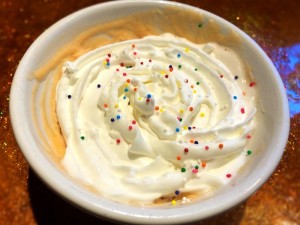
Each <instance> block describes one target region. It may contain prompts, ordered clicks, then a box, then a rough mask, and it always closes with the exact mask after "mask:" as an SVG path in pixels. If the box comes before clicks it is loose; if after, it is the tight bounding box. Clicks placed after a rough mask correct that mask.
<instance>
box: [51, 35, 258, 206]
mask: <svg viewBox="0 0 300 225" xmlns="http://www.w3.org/2000/svg"><path fill="white" fill-rule="evenodd" d="M254 84H255V83H254V82H253V81H252V80H251V76H249V72H248V71H247V70H246V67H245V65H244V64H243V61H242V59H241V58H240V57H239V56H238V55H237V53H236V52H234V51H233V50H232V49H230V48H226V47H224V46H220V45H218V44H216V43H206V44H202V45H198V44H194V43H191V42H189V41H188V40H186V39H183V38H179V37H175V36H173V35H171V34H163V35H160V36H148V37H145V38H142V39H136V40H129V41H124V42H119V43H115V44H111V45H108V46H104V47H101V48H98V49H95V50H93V51H90V52H88V53H86V54H84V55H82V56H81V57H79V58H78V59H77V60H75V61H74V62H66V63H65V64H64V67H63V75H62V77H61V79H60V81H59V83H58V86H57V99H56V101H57V117H58V120H59V123H60V126H61V130H62V133H63V135H64V138H65V141H66V146H67V147H66V154H65V156H64V158H63V160H62V164H63V166H64V167H65V169H66V170H67V172H68V173H69V174H70V175H71V176H72V177H74V178H75V179H77V180H79V181H81V182H83V183H84V184H86V185H90V186H92V187H93V188H94V189H96V190H97V191H99V192H100V193H101V194H102V195H104V196H105V197H107V198H109V199H112V200H115V201H119V202H125V203H140V204H150V203H153V202H154V201H155V200H156V199H158V198H160V197H162V196H170V195H178V194H179V193H182V195H183V196H184V195H185V194H187V193H195V194H199V195H203V196H207V195H210V194H212V193H213V192H214V191H215V190H217V189H219V188H221V187H223V186H224V185H226V184H228V183H229V182H230V180H232V179H233V178H234V176H235V175H236V174H237V173H238V171H239V169H240V168H241V167H242V166H243V165H244V164H245V162H246V161H247V150H248V149H247V143H248V142H249V140H250V138H251V135H252V132H253V128H254V126H255V121H254V115H255V112H256V106H255V88H254V86H255V85H254ZM174 193H175V194H174ZM186 197H188V196H185V197H184V199H185V200H186Z"/></svg>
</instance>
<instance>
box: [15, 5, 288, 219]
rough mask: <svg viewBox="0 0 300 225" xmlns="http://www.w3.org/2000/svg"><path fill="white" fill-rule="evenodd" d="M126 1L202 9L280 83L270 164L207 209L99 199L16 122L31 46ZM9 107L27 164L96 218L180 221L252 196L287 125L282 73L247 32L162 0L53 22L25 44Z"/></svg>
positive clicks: (277, 157)
mask: <svg viewBox="0 0 300 225" xmlns="http://www.w3.org/2000/svg"><path fill="white" fill-rule="evenodd" d="M128 4H132V5H135V4H163V5H170V6H177V7H182V8H184V9H188V10H192V11H195V12H199V13H202V14H205V15H206V16H208V17H209V18H213V19H214V20H216V21H218V22H221V23H223V24H225V25H226V26H228V27H230V28H232V29H234V30H235V31H237V32H238V34H239V35H241V36H242V37H243V38H244V39H246V40H247V41H248V42H249V43H250V44H251V45H252V46H253V47H254V48H255V50H256V51H257V52H258V53H259V54H260V55H261V56H262V57H263V58H264V60H265V62H266V64H267V65H268V67H269V68H270V70H271V71H272V73H273V75H274V79H275V80H276V84H278V88H279V90H280V94H281V95H280V96H281V99H280V100H281V104H282V107H283V110H282V112H283V115H282V124H281V128H282V129H281V130H280V134H281V137H280V141H279V143H278V146H279V147H278V149H280V151H276V152H274V155H273V157H274V160H273V162H272V163H273V164H272V165H271V166H268V167H266V168H264V169H263V172H262V173H263V174H262V176H260V177H257V179H256V182H254V183H251V184H248V183H247V182H244V183H245V185H244V186H246V187H247V188H245V187H244V186H243V187H242V188H241V193H238V194H236V195H235V198H234V199H230V201H229V199H228V198H226V200H225V201H224V200H223V201H219V203H218V204H217V205H213V206H211V205H207V207H206V208H205V209H200V207H199V206H198V204H197V203H195V204H190V205H186V206H184V209H183V207H174V208H168V209H164V210H162V209H161V208H142V207H141V208H137V207H132V206H128V205H123V204H120V203H115V202H112V201H110V200H106V199H102V198H101V199H99V198H96V197H95V196H94V195H93V194H91V193H88V192H87V191H85V190H82V188H80V187H79V186H77V185H75V184H74V183H73V182H71V181H70V180H68V179H66V178H65V176H64V175H63V174H62V173H61V172H59V171H58V169H56V168H55V167H54V165H53V164H52V163H51V162H50V161H49V160H48V159H47V158H46V157H45V155H44V154H42V153H41V152H38V151H39V149H38V147H37V146H32V145H31V143H29V142H28V139H27V138H26V137H27V135H30V134H27V135H24V132H25V130H23V128H22V126H20V124H24V123H26V121H22V117H19V116H18V115H19V108H18V106H19V104H15V102H20V100H18V99H19V98H20V95H21V92H22V90H24V88H25V87H24V86H26V85H24V82H23V81H24V79H23V78H24V74H23V72H22V71H24V70H25V71H26V66H27V62H28V60H29V59H30V57H32V54H34V51H35V49H36V48H38V47H39V45H41V43H43V42H44V41H45V40H46V39H47V36H48V34H51V32H53V31H55V30H56V29H58V28H59V27H62V26H64V24H65V23H66V22H68V21H72V20H74V18H76V17H81V16H83V15H86V14H90V13H92V12H94V11H98V10H99V9H101V8H103V7H114V6H116V7H121V6H123V7H128ZM9 110H10V117H11V124H12V128H13V132H14V135H15V137H16V140H17V142H18V144H19V146H20V148H21V150H22V153H23V155H24V156H25V158H26V160H27V161H28V162H29V165H30V166H31V168H33V170H34V172H35V173H36V174H37V175H38V176H39V177H40V178H41V179H42V180H43V181H44V182H45V183H46V184H47V185H48V186H49V187H50V188H51V189H52V190H54V191H55V192H56V193H58V194H59V195H60V196H62V197H63V198H65V199H67V200H69V201H70V202H72V203H75V205H76V206H79V207H80V208H83V209H85V210H88V211H89V212H92V213H93V214H95V215H97V216H99V217H103V218H105V219H111V220H117V221H120V222H126V223H136V224H141V223H143V224H149V223H151V224H178V223H187V222H192V221H196V220H200V219H204V218H207V217H210V216H212V215H215V214H218V213H220V212H223V211H225V210H227V209H229V208H231V207H233V206H235V205H237V204H238V203H240V202H242V201H244V200H245V199H247V198H248V197H249V196H250V195H252V194H253V193H254V192H255V191H256V190H257V189H258V188H259V187H260V186H261V185H262V184H263V183H265V182H266V180H267V179H268V178H269V177H270V176H271V174H272V173H273V171H274V169H275V168H276V166H277V165H278V163H279V161H280V159H281V156H282V154H283V150H284V148H285V145H286V142H287V139H288V135H289V127H290V118H289V107H288V100H287V96H286V95H285V88H284V86H283V83H282V80H281V78H280V75H279V74H278V72H277V71H276V69H275V67H274V65H273V63H272V61H271V60H270V59H269V57H268V56H267V55H266V54H265V52H264V51H263V50H262V49H261V48H260V47H259V46H258V45H257V44H256V43H255V42H254V41H253V40H252V39H251V38H250V37H249V36H248V35H246V34H245V33H244V32H243V31H242V30H240V29H239V28H238V27H236V26H235V25H233V24H231V23H229V22H228V21H226V20H224V19H223V18H221V17H219V16H217V15H215V14H212V13H210V12H208V11H206V10H203V9H200V8H197V7H194V6H190V5H186V4H183V3H178V2H169V1H162V0H155V1H153V0H152V1H151V0H146V1H143V0H136V1H135V0H122V1H111V2H105V3H100V4H96V5H92V6H89V7H87V8H84V9H81V10H79V11H77V12H74V13H72V14H70V15H68V16H66V17H64V18H62V19H61V20H59V21H58V22H56V23H55V24H53V25H52V26H51V27H49V28H48V29H47V30H46V31H44V32H43V33H42V34H41V35H40V36H39V37H38V38H37V39H36V40H35V41H34V42H33V44H32V45H31V46H30V47H29V49H28V50H27V51H26V53H25V55H24V56H23V58H22V60H21V61H20V63H19V66H18V68H17V70H16V72H15V76H14V78H13V82H12V86H11V91H10V102H9ZM32 152H34V153H35V154H32ZM37 159H38V160H37Z"/></svg>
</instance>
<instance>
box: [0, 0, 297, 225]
mask: <svg viewBox="0 0 300 225" xmlns="http://www.w3.org/2000/svg"><path fill="white" fill-rule="evenodd" d="M97 2H101V1H95V0H81V1H77V0H68V1H60V0H44V1H42V0H38V1H34V2H30V1H28V0H13V1H8V0H2V1H1V2H0V59H1V60H0V68H1V71H2V73H1V75H0V87H1V89H0V92H1V94H0V129H1V132H0V225H2V224H5V225H7V224H16V225H23V224H26V225H27V224H30V225H31V224H32V225H33V224H40V225H45V224H49V225H50V224H51V225H53V224H75V225H76V224H91V225H92V224H110V223H108V222H104V221H102V220H100V219H98V218H95V217H93V216H91V215H88V214H86V213H85V212H83V211H81V210H79V209H77V208H75V207H74V206H72V205H70V204H69V203H67V202H65V201H64V200H63V199H62V198H61V197H59V196H57V195H56V194H55V193H54V192H52V191H51V190H49V189H48V188H47V187H46V186H45V185H44V184H43V183H42V182H41V180H40V179H39V178H37V177H36V176H35V174H34V173H33V172H32V171H31V170H30V169H29V166H28V164H27V162H26V160H25V159H24V157H23V155H22V153H21V151H20V149H19V147H18V145H17V143H16V140H15V138H14V136H13V132H12V128H11V125H10V121H9V109H8V104H9V91H10V86H11V81H12V78H13V76H14V72H15V70H16V67H17V65H18V62H19V60H20V59H21V57H22V56H23V54H24V53H25V51H26V49H27V48H28V47H29V46H30V44H31V43H32V42H33V41H34V39H35V38H37V36H38V35H40V34H41V33H42V32H43V31H44V30H45V29H46V28H47V27H49V26H50V25H51V24H53V23H54V22H56V21H57V20H58V19H60V18H62V17H64V16H66V15H68V14H70V13H72V12H74V11H76V10H78V9H81V8H83V7H85V6H89V5H92V4H95V3H97ZM181 2H185V3H188V4H191V5H194V6H198V7H201V8H203V9H206V10H208V11H210V12H213V13H215V14H217V15H219V16H221V17H223V18H225V19H227V20H228V21H230V22H232V23H233V24H235V25H237V26H238V27H239V28H241V29H242V30H244V31H245V32H246V33H247V34H248V35H250V36H251V37H252V38H253V39H254V40H255V41H256V42H257V43H258V44H259V45H260V46H261V47H262V48H263V49H264V51H265V52H266V53H267V54H268V55H269V57H270V58H271V60H272V61H273V62H274V64H275V65H276V67H277V69H278V71H279V73H280V75H281V77H282V78H283V80H284V83H285V86H286V88H287V92H288V96H289V102H290V110H291V132H290V136H289V141H288V144H287V147H286V150H285V153H284V156H283V158H282V160H281V162H280V165H279V166H278V168H277V170H276V171H275V172H274V173H273V175H272V177H271V178H270V179H269V180H268V182H267V183H266V184H265V185H264V186H263V187H262V188H261V189H260V190H259V191H258V192H257V193H256V194H254V195H253V196H252V197H250V198H249V199H248V200H247V201H246V202H244V203H243V204H241V205H239V206H237V207H235V208H233V209H231V210H229V211H227V212H224V213H222V214H220V215H218V216H215V217H212V218H210V219H206V220H205V221H199V222H196V223H194V224H207V225H212V224H223V225H235V224H243V225H252V224H253V225H254V224H255V225H256V224H260V225H264V224H275V225H281V224H284V225H285V224H292V225H296V224H300V160H299V159H300V140H299V137H300V135H299V133H300V104H299V103H300V11H299V1H298V0H294V1H293V0H285V1H282V0H265V1H261V0H252V1H240V0H201V1H196V0H189V1H188V0H187V1H181Z"/></svg>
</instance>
